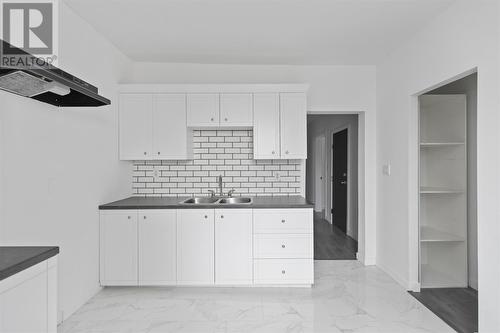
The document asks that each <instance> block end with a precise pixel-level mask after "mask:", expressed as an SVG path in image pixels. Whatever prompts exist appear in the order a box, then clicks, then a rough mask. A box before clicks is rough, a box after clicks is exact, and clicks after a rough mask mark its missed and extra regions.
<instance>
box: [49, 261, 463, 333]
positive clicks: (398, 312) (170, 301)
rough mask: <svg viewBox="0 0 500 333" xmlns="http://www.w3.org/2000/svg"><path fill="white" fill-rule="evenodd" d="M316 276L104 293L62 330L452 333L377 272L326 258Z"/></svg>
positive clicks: (63, 332)
mask: <svg viewBox="0 0 500 333" xmlns="http://www.w3.org/2000/svg"><path fill="white" fill-rule="evenodd" d="M315 274H316V278H315V285H314V287H313V288H258V287H253V288H218V287H214V288H192V287H165V288H156V287H142V288H136V287H115V288H105V289H104V290H102V291H101V292H100V293H99V294H97V295H96V296H95V297H94V298H92V299H91V300H90V301H89V302H88V303H87V304H85V305H84V306H83V307H82V308H81V309H80V310H78V311H77V312H76V313H75V314H73V315H72V316H71V317H70V318H68V319H67V320H66V321H65V322H64V323H63V324H61V325H60V326H59V329H58V332H59V333H80V332H95V333H97V332H98V333H104V332H106V333H108V332H130V333H132V332H133V333H146V332H147V333H154V332H161V333H164V332H165V333H166V332H189V333H191V332H200V333H209V332H270V333H271V332H272V333H277V332H329V333H338V332H343V333H358V332H359V333H368V332H370V333H371V332H379V333H389V332H394V333H396V332H397V333H406V332H408V333H417V332H422V333H423V332H427V333H429V332H436V333H444V332H453V330H452V329H451V328H450V327H449V326H448V325H446V324H445V323H444V322H443V321H442V320H441V319H439V318H438V317H437V316H435V315H434V314H433V313H432V312H430V311H429V310H428V309H427V308H425V307H424V306H423V305H421V304H420V303H419V302H418V301H417V300H415V299H414V298H413V297H411V296H410V295H409V294H408V293H407V292H406V291H405V290H404V289H403V288H402V287H401V286H400V285H398V284H397V283H396V282H395V281H394V280H392V279H391V278H390V277H389V276H387V275H386V274H385V273H383V272H382V271H381V270H380V269H378V268H376V267H363V266H362V265H361V264H359V263H358V262H356V261H325V260H322V261H315Z"/></svg>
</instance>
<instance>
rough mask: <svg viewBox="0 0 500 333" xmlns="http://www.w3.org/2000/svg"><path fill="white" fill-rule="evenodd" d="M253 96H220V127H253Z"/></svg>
mask: <svg viewBox="0 0 500 333" xmlns="http://www.w3.org/2000/svg"><path fill="white" fill-rule="evenodd" d="M252 114H253V107H252V94H221V95H220V126H221V127H224V126H228V127H232V126H242V127H251V126H252V118H253V115H252Z"/></svg>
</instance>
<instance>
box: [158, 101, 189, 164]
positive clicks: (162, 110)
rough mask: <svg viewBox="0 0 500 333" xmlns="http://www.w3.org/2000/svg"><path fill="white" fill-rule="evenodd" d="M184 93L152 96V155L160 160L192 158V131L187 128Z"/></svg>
mask: <svg viewBox="0 0 500 333" xmlns="http://www.w3.org/2000/svg"><path fill="white" fill-rule="evenodd" d="M186 116H187V114H186V95H185V94H158V95H154V98H153V155H154V157H155V158H157V159H162V160H168V159H170V160H183V159H189V158H192V151H193V150H192V141H193V140H192V132H191V130H188V128H187V119H186Z"/></svg>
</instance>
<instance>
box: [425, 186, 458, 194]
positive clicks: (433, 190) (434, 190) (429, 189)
mask: <svg viewBox="0 0 500 333" xmlns="http://www.w3.org/2000/svg"><path fill="white" fill-rule="evenodd" d="M420 193H421V194H448V193H449V194H453V193H456V194H460V193H464V190H460V189H456V188H449V187H433V186H422V187H420Z"/></svg>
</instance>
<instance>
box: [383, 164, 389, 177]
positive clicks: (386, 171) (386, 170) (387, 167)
mask: <svg viewBox="0 0 500 333" xmlns="http://www.w3.org/2000/svg"><path fill="white" fill-rule="evenodd" d="M382 173H383V174H384V175H386V176H390V175H391V163H390V162H387V163H386V164H384V165H383V166H382Z"/></svg>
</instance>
